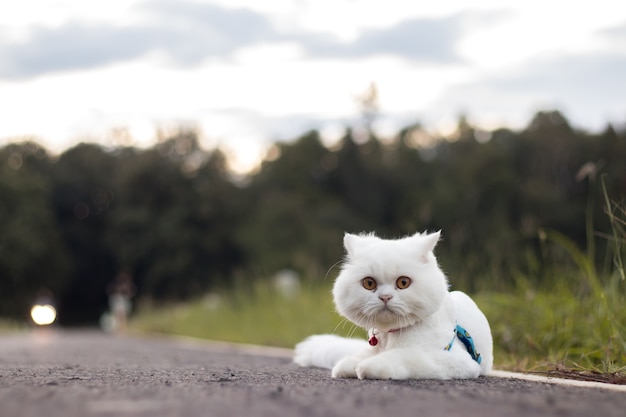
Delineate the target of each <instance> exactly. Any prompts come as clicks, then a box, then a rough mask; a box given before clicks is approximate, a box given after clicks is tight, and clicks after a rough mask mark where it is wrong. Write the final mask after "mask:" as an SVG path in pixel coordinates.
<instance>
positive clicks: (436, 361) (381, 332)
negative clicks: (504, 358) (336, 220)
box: [294, 232, 493, 379]
mask: <svg viewBox="0 0 626 417" xmlns="http://www.w3.org/2000/svg"><path fill="white" fill-rule="evenodd" d="M438 240H439V232H437V233H432V234H419V233H417V234H415V235H413V236H409V237H405V238H403V239H398V240H385V239H380V238H378V237H376V236H375V235H373V234H369V235H351V234H346V235H345V237H344V246H345V248H346V251H347V258H346V262H345V263H344V265H343V266H342V269H341V272H340V274H339V276H338V277H337V279H336V280H335V285H334V287H333V298H334V301H335V306H336V308H337V311H338V312H339V313H340V314H341V315H342V316H344V317H345V318H347V319H348V320H350V321H352V322H353V323H355V324H357V325H358V326H361V327H363V328H365V329H369V330H371V331H373V332H374V333H376V338H377V339H378V345H376V346H374V347H372V346H369V345H368V343H367V342H366V341H364V340H356V339H347V338H342V337H339V336H336V335H316V336H311V337H309V338H308V339H306V340H304V341H302V342H300V343H299V344H297V345H296V350H295V358H294V361H295V362H296V363H297V364H299V365H301V366H313V367H321V368H327V369H332V376H333V377H334V378H359V379H366V378H367V379H411V378H436V379H451V378H476V377H478V376H479V375H484V374H486V373H488V372H489V371H490V370H491V367H492V364H493V353H492V338H491V330H490V328H489V323H488V322H487V319H486V318H485V316H484V315H483V313H482V312H481V311H480V310H479V309H478V307H477V306H476V304H475V303H474V302H473V301H472V299H471V298H470V297H468V296H467V295H466V294H464V293H462V292H460V291H453V292H448V283H447V280H446V277H445V275H444V274H443V272H442V271H441V269H440V268H439V266H438V265H437V261H436V259H435V256H434V254H433V249H434V247H435V245H436V244H437V241H438ZM401 276H406V277H409V278H410V279H411V285H409V287H408V288H405V289H400V288H398V287H397V285H396V280H397V278H398V277H401ZM365 277H372V278H374V279H375V280H376V283H377V287H376V288H375V289H374V290H368V289H365V288H364V286H363V278H365ZM385 300H386V302H385ZM457 323H458V324H459V325H461V326H463V327H464V328H465V329H466V330H467V331H468V332H469V333H470V335H471V336H472V339H473V340H474V343H475V345H476V350H477V351H478V353H480V355H481V358H482V363H481V364H480V365H479V364H478V363H477V362H476V361H475V360H474V359H472V357H471V356H470V354H469V353H468V352H467V350H466V348H465V346H464V345H463V343H462V342H461V341H460V340H458V339H456V338H455V333H454V329H455V327H456V324H457ZM390 330H391V332H390ZM453 339H455V340H454V343H453V344H452V348H451V349H450V350H449V351H447V350H444V347H445V346H446V345H448V344H449V343H450V342H451V341H452V340H453Z"/></svg>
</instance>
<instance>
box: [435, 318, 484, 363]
mask: <svg viewBox="0 0 626 417" xmlns="http://www.w3.org/2000/svg"><path fill="white" fill-rule="evenodd" d="M455 339H459V340H460V341H461V343H463V344H464V345H465V349H467V353H469V354H470V356H471V357H472V359H474V360H475V361H476V362H478V363H480V362H481V361H482V358H481V357H480V353H478V352H477V351H476V345H475V344H474V340H473V339H472V336H470V334H469V332H468V331H467V330H465V329H464V328H463V327H461V326H460V325H458V324H457V325H456V328H455V329H454V336H452V340H451V341H450V343H448V344H447V345H446V347H444V348H443V350H450V349H452V345H453V344H454V340H455Z"/></svg>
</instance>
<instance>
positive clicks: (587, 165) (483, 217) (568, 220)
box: [0, 111, 626, 323]
mask: <svg viewBox="0 0 626 417" xmlns="http://www.w3.org/2000/svg"><path fill="white" fill-rule="evenodd" d="M625 160H626V133H625V132H623V131H621V132H617V131H616V130H615V129H613V128H612V127H611V126H609V127H607V129H606V130H605V131H604V132H603V133H601V134H590V133H587V132H582V131H578V130H576V129H574V128H572V127H571V126H570V124H569V123H568V122H567V120H566V119H565V118H564V117H563V116H562V115H561V114H560V113H559V112H556V111H550V112H540V113H538V114H537V115H536V116H535V117H534V118H533V120H532V121H531V122H530V123H529V125H528V127H527V128H525V129H523V130H521V131H512V130H508V129H498V130H495V131H490V132H487V131H483V130H479V129H476V128H474V127H473V126H471V124H470V123H469V122H468V121H467V120H466V119H464V118H462V119H461V120H460V121H459V128H458V131H457V132H456V133H455V135H454V136H453V137H451V138H441V137H433V135H432V134H430V133H429V132H427V131H426V130H425V129H424V128H422V127H421V126H420V125H419V124H416V125H412V126H408V127H406V128H405V129H403V130H402V131H400V132H399V133H398V135H397V136H396V137H395V138H389V139H385V140H382V139H379V138H376V137H374V136H372V135H371V132H370V136H369V137H365V138H364V137H363V135H356V134H354V133H353V132H352V131H351V130H349V129H348V130H346V133H345V135H344V137H343V138H342V139H341V141H340V142H339V143H338V144H337V145H336V146H333V147H332V148H327V147H325V146H324V145H323V143H322V141H321V139H320V136H319V134H318V133H317V132H315V131H311V132H308V133H306V134H305V135H303V136H302V137H300V138H296V139H295V140H293V141H289V142H285V143H276V144H275V145H274V146H273V148H272V150H271V152H270V153H269V154H268V158H267V159H266V160H265V161H264V162H263V163H262V165H261V166H260V167H259V169H258V170H257V171H255V172H254V173H251V174H250V175H249V176H248V177H246V178H245V180H244V181H242V180H241V178H235V177H234V175H233V174H232V173H231V172H230V171H229V170H228V167H227V161H226V158H225V156H224V154H222V152H221V151H220V150H205V149H202V148H201V147H200V146H199V143H198V138H197V134H196V133H195V132H193V131H186V130H181V131H179V132H176V133H175V134H172V135H170V137H166V138H162V139H160V140H159V142H158V143H157V144H156V145H155V146H153V147H152V148H149V149H137V148H133V147H118V148H105V147H102V146H99V145H94V144H80V145H77V146H76V147H74V148H71V149H68V150H67V151H65V152H64V153H63V154H62V155H60V156H59V157H53V156H51V155H50V154H48V153H47V152H46V150H44V149H42V148H41V147H40V146H38V145H36V144H34V143H28V142H26V143H20V144H10V145H7V146H5V147H4V148H2V149H0V227H1V228H2V230H1V231H0V316H7V317H18V318H19V317H22V316H25V315H26V314H27V312H28V310H29V306H30V303H32V302H33V301H34V299H35V297H36V296H37V292H38V291H40V290H41V289H42V288H48V289H49V290H51V291H52V292H53V293H54V294H55V297H56V303H57V306H58V310H59V317H60V320H61V322H62V323H76V322H94V321H95V320H97V318H98V317H99V315H100V314H101V313H102V312H103V311H105V310H106V309H107V294H106V289H107V286H108V285H109V284H110V283H111V282H112V281H113V279H114V278H115V276H116V274H117V273H118V272H119V271H121V270H127V271H130V272H131V273H132V275H133V277H134V280H135V283H136V285H137V288H138V297H139V298H142V299H150V300H153V301H156V302H159V301H176V300H184V299H188V298H190V297H193V296H197V295H199V294H203V293H205V292H208V291H210V290H213V289H216V288H224V287H229V286H234V285H238V286H245V285H249V284H250V281H256V280H262V279H263V278H264V277H269V276H272V275H273V274H274V273H275V272H276V271H278V270H281V269H286V268H287V269H292V270H295V271H297V272H298V273H300V274H301V275H302V276H305V277H308V278H309V279H319V280H322V279H328V280H331V281H332V271H329V269H331V267H332V266H333V265H335V264H336V263H337V262H338V261H340V260H341V257H342V255H343V250H342V247H341V240H342V239H341V238H342V234H343V233H344V232H345V231H348V232H360V231H376V232H378V233H380V234H382V235H384V236H388V237H395V236H399V235H404V234H409V233H414V232H415V231H421V230H439V229H441V230H442V232H443V241H442V242H441V243H440V245H439V247H438V255H439V256H438V257H439V260H440V262H441V264H442V266H443V268H444V270H445V271H446V272H447V273H448V275H449V277H450V281H451V283H452V286H453V287H454V288H457V289H462V290H466V291H470V292H475V291H483V290H489V291H499V292H502V291H508V290H512V289H513V288H514V287H515V286H516V285H517V282H518V281H519V279H520V277H524V278H525V279H527V280H528V281H529V282H530V285H536V284H539V283H544V282H545V281H546V280H548V281H549V280H551V279H552V278H551V277H552V276H553V274H554V273H555V271H556V270H558V269H559V268H561V267H563V266H564V265H573V264H574V262H573V261H572V259H571V258H570V257H568V255H567V253H566V252H565V251H563V250H562V249H561V248H559V247H558V245H555V244H549V242H548V243H547V242H546V241H545V240H542V239H541V235H540V233H539V232H540V231H542V230H555V231H558V232H559V233H561V234H562V235H563V236H567V237H568V238H569V239H571V241H572V242H573V244H574V245H577V246H578V247H588V244H589V237H588V230H587V224H589V223H588V222H586V221H585V219H586V216H589V213H590V210H589V208H590V207H595V208H596V209H595V210H593V211H591V216H592V217H593V218H592V219H591V220H592V224H593V225H594V228H595V229H594V230H596V231H599V232H600V233H604V234H606V235H607V236H608V235H609V234H610V230H611V228H610V221H609V218H608V216H607V215H606V214H605V213H604V212H603V210H602V209H601V208H602V207H604V206H605V205H606V204H605V201H604V197H603V196H602V195H601V193H596V192H595V191H594V190H595V189H596V188H598V187H597V184H596V182H598V178H599V175H600V174H604V175H605V178H606V183H605V186H606V189H607V193H606V194H607V195H609V196H611V198H613V199H616V201H619V200H620V199H621V198H623V196H625V195H626V164H625V163H624V161H625ZM591 239H593V241H594V242H595V244H594V246H593V247H594V250H596V251H597V253H607V254H608V253H609V252H610V251H609V250H608V249H607V247H608V246H609V245H608V242H609V239H608V238H607V237H604V236H602V237H598V236H592V237H591ZM597 262H598V264H599V265H598V267H604V268H610V265H611V262H610V261H608V262H607V260H606V259H597ZM607 265H608V266H607ZM329 272H330V273H329ZM325 277H326V278H325Z"/></svg>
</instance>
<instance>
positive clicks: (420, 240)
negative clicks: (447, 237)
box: [413, 230, 441, 262]
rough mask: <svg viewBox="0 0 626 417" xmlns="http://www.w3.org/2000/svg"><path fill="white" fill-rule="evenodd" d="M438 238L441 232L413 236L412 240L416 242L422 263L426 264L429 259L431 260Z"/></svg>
mask: <svg viewBox="0 0 626 417" xmlns="http://www.w3.org/2000/svg"><path fill="white" fill-rule="evenodd" d="M440 236H441V230H440V231H438V232H435V233H430V234H422V233H416V234H414V235H413V239H415V240H416V243H417V245H418V246H417V248H419V249H418V250H419V257H420V259H421V260H422V262H428V261H429V259H431V256H432V255H431V254H432V253H433V251H434V249H435V246H437V242H439V237H440Z"/></svg>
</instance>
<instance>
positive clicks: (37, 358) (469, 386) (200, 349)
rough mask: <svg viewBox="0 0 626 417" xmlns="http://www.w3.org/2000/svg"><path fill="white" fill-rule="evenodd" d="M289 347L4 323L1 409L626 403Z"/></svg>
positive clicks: (610, 407)
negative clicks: (294, 357) (376, 367)
mask: <svg viewBox="0 0 626 417" xmlns="http://www.w3.org/2000/svg"><path fill="white" fill-rule="evenodd" d="M288 353H289V351H279V350H276V351H265V350H260V351H254V350H250V351H248V350H245V349H244V350H242V349H240V348H233V347H229V346H224V345H219V344H217V345H216V344H210V343H188V342H181V341H178V340H170V339H165V338H152V337H130V336H110V335H105V334H102V333H98V332H95V331H73V332H68V331H59V330H53V331H50V329H48V331H43V332H32V333H22V334H14V335H0V416H1V417H27V416H46V417H53V416H64V417H74V416H76V417H78V416H81V417H83V416H116V417H119V416H150V417H156V416H228V417H234V416H245V417H253V416H271V417H276V416H281V417H282V416H325V417H327V416H355V417H366V416H376V417H381V416H412V417H416V416H420V417H426V416H437V417H455V416H463V417H468V416H481V417H488V416H499V417H500V416H505V417H515V416H542V415H550V416H552V415H554V416H585V417H588V416H594V415H596V416H603V417H610V416H619V417H624V415H626V414H625V413H626V411H624V410H626V392H614V391H610V390H603V389H596V388H577V387H565V386H560V385H554V384H547V383H540V382H530V381H523V380H516V379H507V378H495V377H481V378H479V379H477V380H464V381H432V380H422V381H358V380H335V379H332V378H330V375H329V372H328V371H325V370H318V369H303V368H299V367H297V366H296V365H294V364H292V363H291V360H290V358H289V357H287V356H286V354H288Z"/></svg>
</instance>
